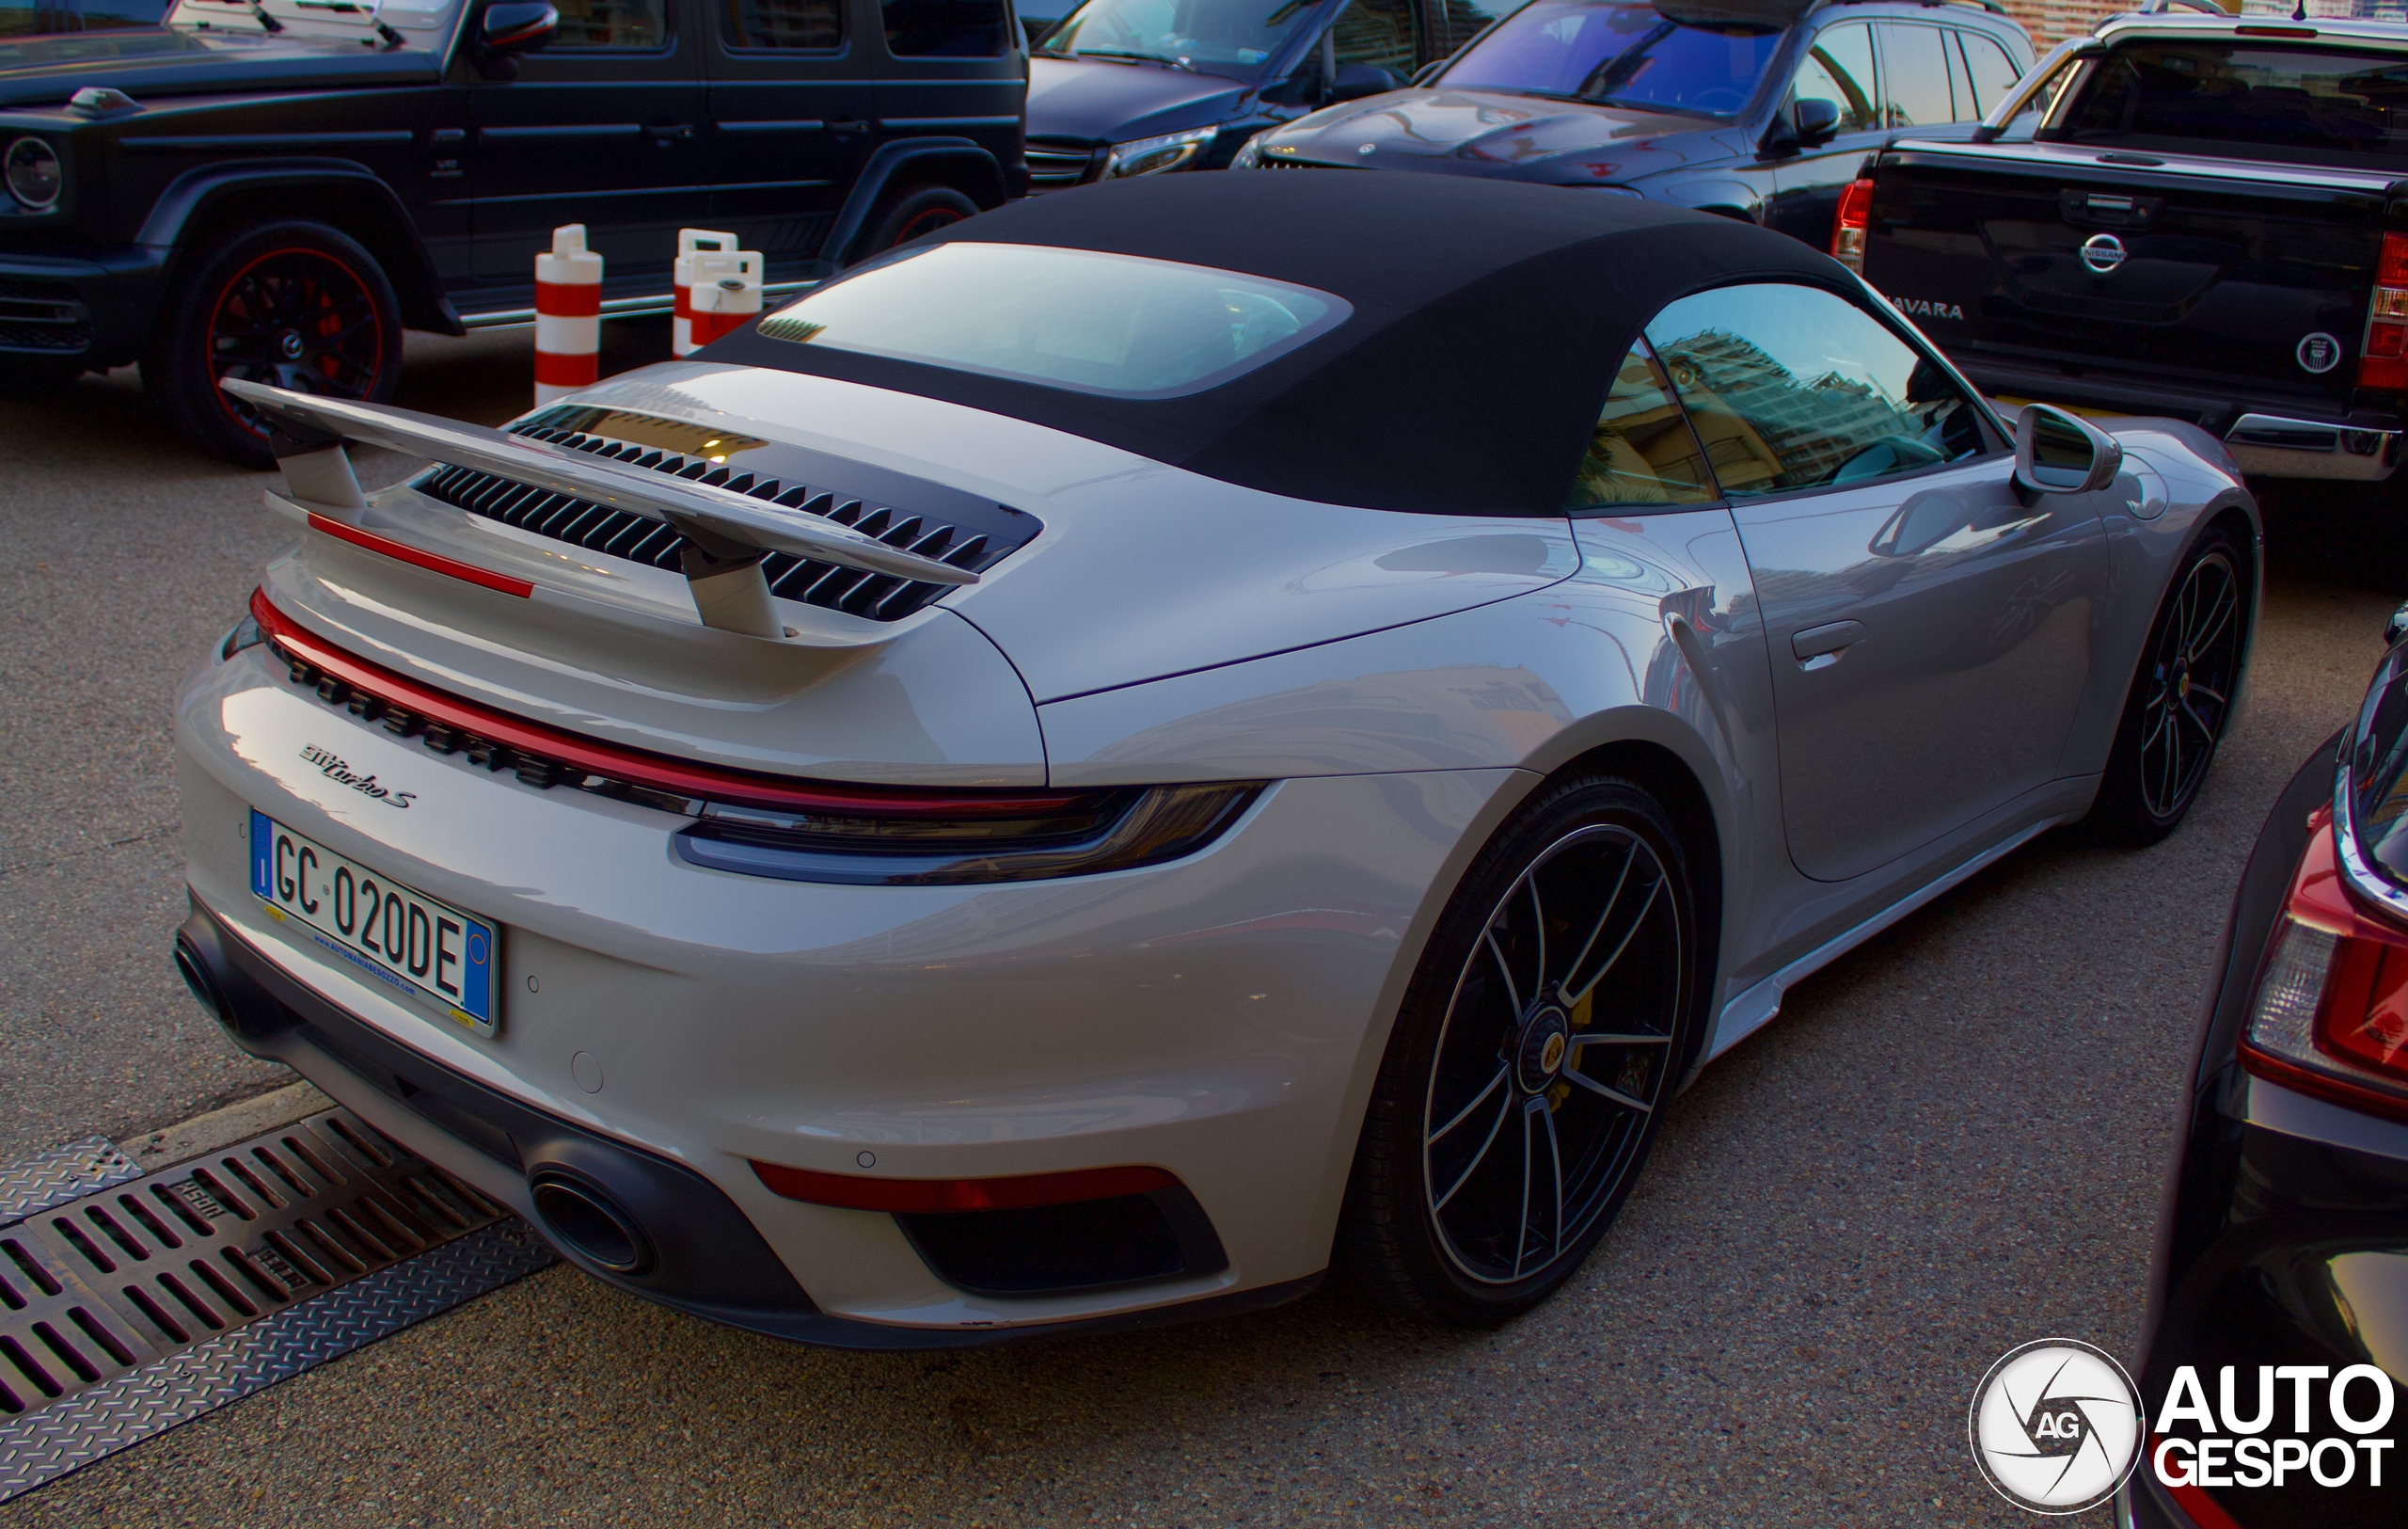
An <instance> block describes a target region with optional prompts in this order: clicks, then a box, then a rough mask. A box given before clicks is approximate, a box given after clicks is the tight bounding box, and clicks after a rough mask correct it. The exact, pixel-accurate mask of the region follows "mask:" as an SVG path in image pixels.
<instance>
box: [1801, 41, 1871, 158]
mask: <svg viewBox="0 0 2408 1529" xmlns="http://www.w3.org/2000/svg"><path fill="white" fill-rule="evenodd" d="M1789 99H1790V100H1791V101H1793V102H1798V101H1828V102H1830V104H1832V105H1834V106H1837V107H1838V108H1839V109H1840V131H1841V132H1843V133H1866V132H1870V131H1872V130H1873V129H1874V128H1876V127H1878V126H1880V125H1881V119H1880V118H1879V116H1878V115H1877V113H1876V111H1875V108H1874V104H1873V29H1872V28H1871V27H1869V26H1866V25H1865V24H1863V23H1861V22H1850V23H1847V24H1844V25H1840V26H1827V27H1825V28H1823V30H1822V31H1821V33H1820V34H1818V35H1817V36H1816V37H1815V39H1814V46H1813V47H1812V48H1810V49H1808V50H1807V53H1806V56H1805V57H1804V58H1803V59H1801V60H1799V62H1798V77H1797V80H1796V81H1795V83H1793V84H1792V85H1791V86H1790V88H1789Z"/></svg>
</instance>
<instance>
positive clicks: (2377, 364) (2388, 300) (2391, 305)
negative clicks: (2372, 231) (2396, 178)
mask: <svg viewBox="0 0 2408 1529" xmlns="http://www.w3.org/2000/svg"><path fill="white" fill-rule="evenodd" d="M2358 386H2359V387H2361V388H2382V389H2385V390H2394V391H2397V390H2408V233H2386V234H2384V236H2383V254H2382V256H2381V258H2380V259H2378V260H2377V261H2376V263H2375V278H2374V295H2373V296H2372V297H2370V298H2368V301H2367V333H2366V339H2365V341H2364V342H2363V343H2361V344H2360V345H2359V346H2358Z"/></svg>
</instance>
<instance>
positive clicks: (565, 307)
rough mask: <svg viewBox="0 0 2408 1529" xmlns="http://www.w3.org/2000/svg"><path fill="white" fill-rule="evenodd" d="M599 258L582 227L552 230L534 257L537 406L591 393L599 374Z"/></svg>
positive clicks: (600, 267) (581, 225)
mask: <svg viewBox="0 0 2408 1529" xmlns="http://www.w3.org/2000/svg"><path fill="white" fill-rule="evenodd" d="M601 352H602V257H601V256H599V255H597V254H594V252H593V251H592V250H590V249H588V248H586V247H585V225H584V224H582V223H571V224H568V225H567V226H565V227H563V228H557V229H554V230H553V231H552V247H551V250H550V252H549V253H547V254H542V255H538V256H536V257H535V403H536V406H538V407H541V406H543V405H546V404H548V403H550V402H551V401H552V400H553V399H555V398H558V397H560V396H561V395H562V394H563V393H572V392H575V391H576V390H578V389H579V388H591V387H592V386H594V381H595V379H596V378H597V377H598V376H599V375H600V374H601V373H600V369H601Z"/></svg>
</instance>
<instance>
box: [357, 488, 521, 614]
mask: <svg viewBox="0 0 2408 1529" xmlns="http://www.w3.org/2000/svg"><path fill="white" fill-rule="evenodd" d="M309 529H310V530H312V531H323V532H325V534H327V535H329V536H332V537H334V538H335V539H336V540H338V541H346V542H349V543H351V545H352V546H354V547H365V548H366V549H369V550H370V551H372V552H382V553H384V554H385V555H386V556H387V557H389V558H396V559H398V560H400V561H401V562H404V563H407V564H409V565H411V566H413V567H419V568H424V569H426V570H427V571H428V572H430V573H442V574H449V575H451V576H452V578H454V579H463V580H466V581H468V582H469V583H472V584H482V585H483V586H484V587H485V588H487V589H498V590H499V591H501V592H502V593H503V594H505V595H515V596H517V597H519V598H520V599H522V600H523V599H528V598H531V597H532V596H533V595H534V593H535V586H534V585H533V584H531V583H530V582H528V581H526V580H524V579H513V578H511V577H510V576H509V575H507V574H499V573H493V572H490V571H488V570H487V569H484V568H480V567H478V566H476V565H474V564H469V563H462V562H460V561H458V560H457V559H455V558H448V557H445V556H443V555H442V554H441V553H439V552H422V551H420V550H419V549H417V548H415V547H411V546H408V545H406V544H404V543H402V542H397V541H395V540H393V539H392V538H391V537H389V536H379V535H378V534H376V533H374V532H372V531H362V530H360V529H359V528H358V527H357V526H347V525H344V524H343V523H342V522H341V521H340V520H336V519H331V518H328V517H326V516H323V515H320V514H319V513H318V512H317V511H315V510H311V511H310V512H309Z"/></svg>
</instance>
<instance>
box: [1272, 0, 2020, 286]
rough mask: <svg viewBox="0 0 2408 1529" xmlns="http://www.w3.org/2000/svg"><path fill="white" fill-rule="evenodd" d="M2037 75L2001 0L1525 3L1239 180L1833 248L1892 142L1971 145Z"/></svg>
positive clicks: (1279, 144)
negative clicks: (1563, 209)
mask: <svg viewBox="0 0 2408 1529" xmlns="http://www.w3.org/2000/svg"><path fill="white" fill-rule="evenodd" d="M2031 66H2032V42H2031V39H2030V38H2028V37H2027V36H2026V35H2025V34H2024V31H2023V29H2022V28H2021V27H2020V26H2019V25H2017V24H2015V23H2014V22H2013V21H2011V20H2009V19H2008V18H2007V15H2006V13H2005V11H2004V9H2003V8H2001V7H2000V6H1999V5H1998V4H1997V0H1959V3H1951V0H1931V3H1929V4H1911V3H1906V4H1902V3H1899V0H1530V3H1529V4H1528V5H1526V6H1523V7H1522V8H1519V9H1517V10H1514V11H1513V12H1512V13H1511V14H1509V15H1507V16H1505V17H1504V18H1503V19H1502V20H1499V21H1498V22H1497V23H1496V24H1494V25H1492V26H1490V27H1489V28H1488V29H1487V30H1485V31H1483V32H1482V33H1481V35H1480V36H1479V37H1477V38H1474V39H1473V40H1471V41H1470V42H1468V43H1466V44H1465V47H1464V49H1463V51H1462V52H1460V53H1458V54H1456V55H1455V56H1453V57H1452V58H1451V59H1450V60H1448V61H1447V62H1446V63H1445V64H1443V65H1440V66H1438V67H1437V68H1436V69H1435V70H1434V72H1432V73H1431V74H1429V75H1427V76H1425V77H1424V78H1423V79H1421V80H1420V81H1418V82H1417V84H1416V85H1415V87H1414V88H1411V89H1407V90H1399V91H1395V92H1392V93H1390V94H1386V95H1377V96H1372V97H1370V98H1368V99H1366V100H1362V101H1356V102H1352V103H1349V104H1345V105H1341V106H1332V107H1330V108H1328V109H1326V110H1323V111H1319V112H1315V113H1314V114H1313V115H1311V116H1310V117H1307V118H1303V119H1299V120H1297V121H1295V122H1292V123H1290V124H1289V125H1287V126H1285V127H1277V128H1273V129H1271V130H1269V131H1268V132H1265V133H1263V134H1260V135H1258V136H1256V137H1255V138H1254V139H1252V140H1251V141H1249V142H1248V143H1247V144H1246V146H1245V147H1244V149H1242V150H1241V151H1239V152H1238V155H1237V157H1236V159H1235V161H1234V162H1233V164H1232V168H1237V169H1250V168H1262V169H1277V168H1291V167H1319V168H1334V167H1350V168H1355V167H1359V168H1367V169H1406V170H1423V171H1434V172H1437V173H1440V174H1448V175H1493V176H1499V177H1502V178H1505V179H1508V180H1516V181H1538V182H1543V183H1552V184H1557V185H1566V186H1588V187H1595V188H1600V189H1603V190H1605V191H1608V192H1619V193H1622V194H1624V195H1625V196H1635V197H1645V198H1648V199H1651V200H1656V201H1669V202H1673V203H1677V204H1678V205H1681V206H1684V207H1695V208H1699V209H1702V210H1703V211H1706V212H1712V213H1720V214H1724V215H1728V216H1732V217H1741V218H1746V219H1748V220H1750V221H1751V222H1756V223H1762V224H1764V225H1766V227H1768V228H1774V229H1779V230H1780V231H1782V232H1784V233H1789V234H1794V235H1795V236H1797V237H1798V238H1800V239H1803V240H1805V241H1806V242H1807V243H1808V244H1811V245H1814V246H1815V247H1817V248H1828V247H1830V238H1831V218H1832V215H1833V214H1834V213H1835V212H1836V211H1837V210H1838V207H1839V199H1840V193H1841V192H1842V191H1843V190H1844V189H1846V186H1847V184H1848V183H1849V182H1850V181H1852V180H1854V179H1855V177H1856V172H1857V167H1859V166H1860V165H1861V164H1862V163H1863V160H1864V156H1865V154H1866V153H1867V152H1869V151H1872V150H1874V149H1877V148H1878V147H1879V146H1880V143H1881V140H1882V138H1883V137H1884V136H1885V135H1888V134H1889V133H1891V132H1893V131H1895V130H1897V129H1900V128H1907V127H1912V128H1914V129H1915V130H1916V135H1917V136H1918V137H1946V136H1949V135H1951V134H1952V133H1954V134H1958V135H1971V133H1972V129H1973V127H1974V124H1975V123H1976V122H1978V121H1979V120H1980V119H1981V117H1982V114H1983V113H1984V112H1986V111H1988V109H1989V108H1990V107H1991V106H1992V105H1994V104H1997V102H1998V101H1999V99H2000V98H2001V97H2003V96H2004V95H2005V94H2006V92H2007V90H2008V89H2009V88H2011V87H2013V85H2014V84H2015V82H2016V80H2017V78H2018V77H2019V76H2020V75H2021V74H2022V73H2023V72H2024V71H2025V70H2027V69H2029V68H2031ZM1935 128H1936V129H1938V131H1937V132H1935V131H1933V130H1934V129H1935Z"/></svg>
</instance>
